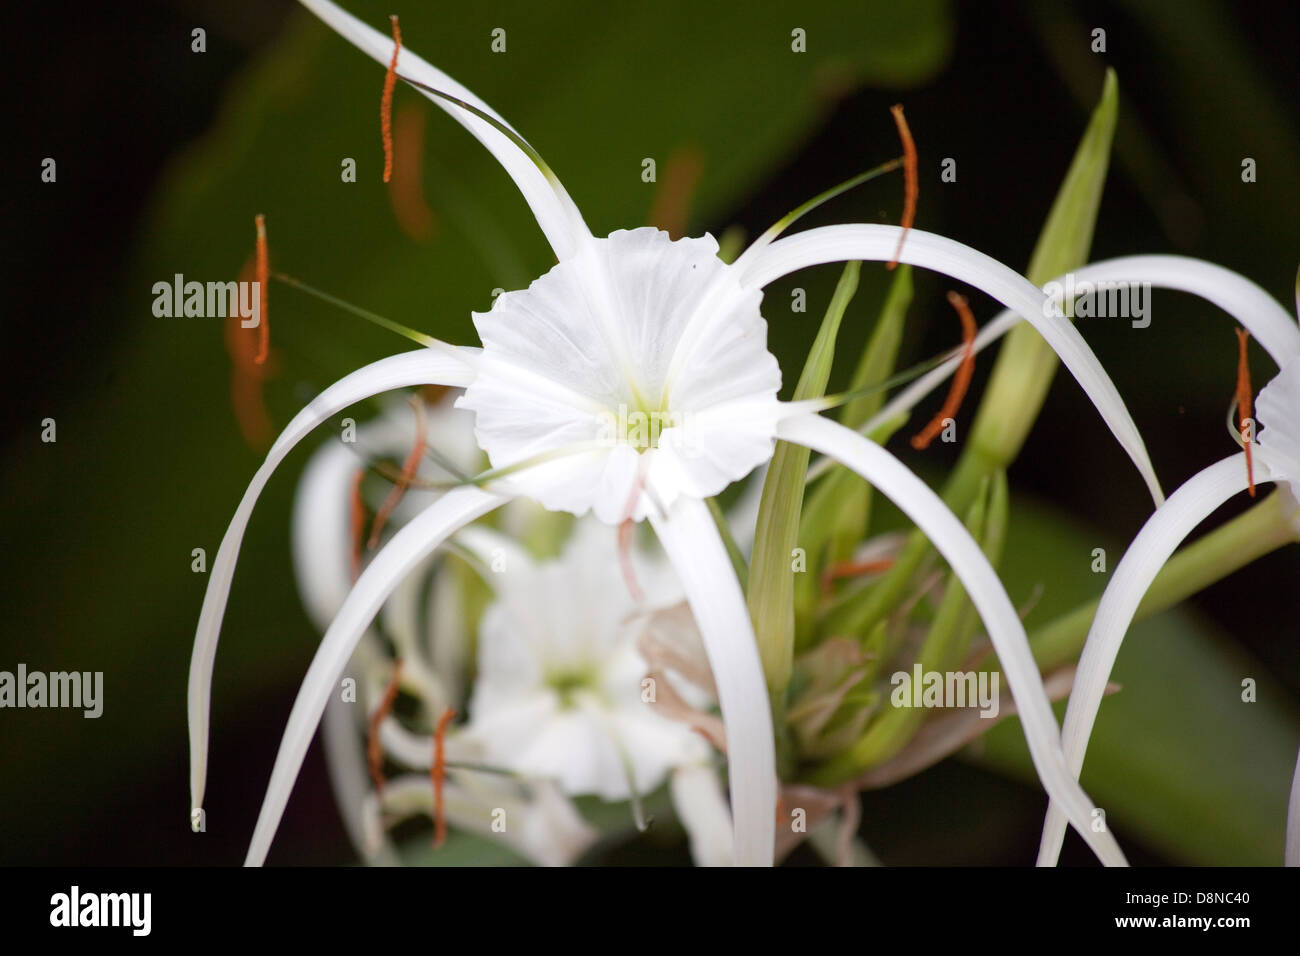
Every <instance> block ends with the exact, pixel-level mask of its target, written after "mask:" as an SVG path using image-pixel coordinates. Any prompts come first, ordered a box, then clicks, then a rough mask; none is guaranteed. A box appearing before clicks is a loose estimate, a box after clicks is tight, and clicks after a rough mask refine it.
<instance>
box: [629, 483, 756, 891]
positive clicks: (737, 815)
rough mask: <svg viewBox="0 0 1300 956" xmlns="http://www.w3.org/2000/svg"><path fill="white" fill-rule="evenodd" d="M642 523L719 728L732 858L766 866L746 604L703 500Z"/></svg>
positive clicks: (682, 503) (683, 502) (752, 643)
mask: <svg viewBox="0 0 1300 956" xmlns="http://www.w3.org/2000/svg"><path fill="white" fill-rule="evenodd" d="M650 524H651V525H652V526H653V527H654V529H655V533H656V534H657V535H658V536H659V541H660V543H662V544H663V547H664V551H665V552H666V553H667V555H668V560H669V561H670V562H671V563H672V565H673V567H674V569H675V570H676V571H677V576H678V578H679V579H680V580H681V583H682V586H683V587H684V588H685V590H686V599H687V601H688V602H689V603H690V606H691V611H692V613H693V614H694V615H695V622H696V624H697V625H698V626H699V629H700V636H701V637H702V638H703V639H704V649H705V651H706V653H707V654H708V657H709V667H710V668H711V669H712V670H713V678H714V681H715V683H716V684H717V686H718V703H719V704H720V705H721V707H722V720H723V723H724V724H725V725H726V729H727V769H728V773H729V776H730V784H731V812H732V816H733V818H734V821H735V823H734V826H735V835H736V841H735V854H736V856H735V860H736V865H737V866H771V865H772V855H773V853H774V851H775V839H776V750H775V741H774V738H773V736H772V711H771V704H770V703H769V701H768V697H767V680H766V679H765V678H764V676H763V663H762V661H761V660H760V659H759V656H758V643H757V641H756V640H755V639H754V627H753V625H752V624H751V623H750V620H749V609H748V608H747V607H746V606H745V597H744V595H743V594H742V593H741V591H740V583H739V582H738V581H737V580H736V573H735V571H734V570H732V567H731V561H730V559H729V558H728V557H727V551H726V548H724V547H723V544H722V539H721V537H719V535H718V529H717V526H716V525H715V524H714V523H713V518H712V516H711V515H710V514H709V509H708V507H707V506H706V505H705V504H704V502H703V501H700V500H699V499H696V498H685V497H683V498H679V499H678V500H677V503H676V504H675V505H674V506H673V507H672V509H671V510H670V511H669V513H668V514H667V515H666V516H663V515H652V516H651V518H650Z"/></svg>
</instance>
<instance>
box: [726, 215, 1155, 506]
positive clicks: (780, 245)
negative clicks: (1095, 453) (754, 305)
mask: <svg viewBox="0 0 1300 956" xmlns="http://www.w3.org/2000/svg"><path fill="white" fill-rule="evenodd" d="M899 232H900V230H899V229H898V227H896V226H873V225H862V224H854V225H840V226H822V227H819V228H817V229H809V230H807V231H806V232H801V233H797V234H795V235H793V236H788V237H786V238H785V239H778V240H777V241H776V242H774V243H772V245H770V246H768V247H767V248H766V249H764V250H762V251H761V252H760V253H758V254H757V255H756V256H755V257H754V258H753V259H752V260H750V261H749V262H748V263H747V264H746V265H745V267H744V272H743V274H742V276H741V282H742V283H743V284H744V285H746V286H750V287H754V286H760V287H761V286H765V285H767V284H768V283H769V282H772V281H774V280H776V279H779V278H781V276H784V275H788V274H789V273H791V272H795V271H796V270H799V269H803V268H806V267H808V266H814V265H820V264H822V263H827V262H840V261H843V260H848V259H864V260H886V261H887V260H890V259H892V258H893V257H894V254H895V250H896V248H897V245H898V237H899ZM899 260H900V261H902V262H906V263H908V264H910V265H914V266H920V267H922V268H926V269H933V270H935V271H936V272H942V273H944V274H945V275H949V276H952V277H953V278H954V279H957V280H959V281H961V282H965V283H967V284H968V285H971V286H974V287H975V288H977V289H981V290H982V291H984V292H985V293H987V294H988V295H990V296H992V297H993V298H994V299H997V300H998V301H999V302H1001V303H1002V304H1003V305H1005V306H1007V307H1008V308H1010V309H1013V310H1015V311H1016V313H1017V314H1019V315H1021V316H1022V317H1024V318H1025V319H1026V320H1027V321H1028V322H1030V324H1032V325H1033V326H1034V328H1035V329H1037V330H1038V332H1039V334H1040V335H1042V337H1043V338H1044V340H1046V342H1047V344H1048V345H1049V346H1051V348H1052V350H1053V351H1055V352H1056V354H1057V355H1058V356H1060V358H1061V363H1062V364H1063V365H1065V367H1066V368H1067V369H1069V371H1070V374H1071V375H1073V376H1074V377H1075V379H1076V380H1077V381H1078V383H1079V385H1080V386H1082V388H1083V390H1084V392H1086V393H1087V395H1088V397H1089V398H1090V399H1091V400H1092V403H1093V404H1094V405H1095V406H1097V410H1098V411H1099V412H1100V413H1101V417H1102V419H1103V420H1104V421H1105V422H1106V425H1107V427H1108V428H1110V430H1111V432H1112V434H1114V436H1115V437H1116V438H1117V439H1118V440H1119V443H1120V445H1122V446H1123V448H1124V450H1125V451H1126V452H1127V453H1128V456H1129V458H1131V459H1132V460H1133V464H1134V465H1136V466H1137V469H1138V472H1139V473H1141V475H1142V480H1143V481H1144V482H1146V486H1147V490H1148V491H1149V492H1150V493H1151V497H1152V499H1154V501H1155V503H1156V504H1157V505H1159V504H1160V502H1162V501H1163V500H1164V495H1163V494H1162V493H1161V491H1160V483H1159V482H1158V481H1157V480H1156V475H1155V470H1154V469H1153V468H1152V467H1151V459H1150V458H1149V457H1148V455H1147V450H1146V446H1145V445H1144V444H1143V442H1142V435H1141V434H1140V433H1139V432H1138V429H1137V426H1136V425H1135V424H1133V419H1132V418H1131V417H1130V416H1129V413H1128V408H1127V407H1125V405H1124V400H1123V399H1122V398H1120V396H1119V392H1118V391H1116V389H1115V384H1114V383H1113V382H1112V381H1111V380H1110V376H1109V375H1107V374H1106V370H1105V369H1104V368H1102V366H1101V363H1100V362H1098V361H1097V356H1095V355H1094V354H1093V353H1092V349H1090V348H1089V347H1088V343H1087V342H1085V341H1084V340H1083V336H1082V335H1080V334H1079V331H1078V330H1077V329H1076V328H1075V327H1074V326H1073V325H1072V324H1071V323H1070V322H1069V321H1068V320H1067V319H1066V318H1065V317H1064V315H1062V314H1061V311H1060V309H1058V308H1055V306H1054V305H1053V304H1052V302H1051V300H1050V299H1048V297H1047V296H1046V295H1045V294H1044V293H1043V291H1042V290H1041V289H1038V288H1036V287H1035V286H1034V284H1033V283H1032V282H1030V281H1029V280H1028V279H1026V278H1025V277H1024V276H1022V275H1020V274H1019V273H1018V272H1016V271H1015V270H1013V269H1010V268H1008V267H1007V266H1005V265H1003V264H1002V263H1000V262H998V261H997V260H996V259H993V258H990V257H989V256H986V255H985V254H984V253H982V252H979V251H977V250H975V249H972V248H970V247H969V246H964V245H962V244H961V243H959V242H954V241H953V240H951V239H947V238H945V237H943V236H937V235H935V234H933V233H929V232H922V231H919V230H916V229H913V230H911V231H910V232H909V233H908V235H907V242H906V243H904V245H903V249H902V252H901V254H900V255H899Z"/></svg>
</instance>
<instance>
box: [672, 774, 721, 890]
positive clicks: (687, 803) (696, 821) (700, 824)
mask: <svg viewBox="0 0 1300 956" xmlns="http://www.w3.org/2000/svg"><path fill="white" fill-rule="evenodd" d="M670 790H671V791H672V797H673V807H674V809H676V811H677V819H679V820H680V821H681V823H682V826H683V827H684V828H685V829H686V836H687V838H688V839H689V841H690V844H691V859H692V860H694V861H695V865H696V866H731V865H732V864H733V863H734V862H735V852H734V851H733V849H732V839H731V809H730V808H729V807H728V806H727V797H726V794H724V793H723V792H722V785H721V783H720V782H719V781H718V774H717V771H715V770H714V769H713V768H712V767H710V766H709V765H708V764H703V763H701V764H695V765H693V766H687V767H681V768H679V769H677V770H674V771H673V775H672V778H671V781H670Z"/></svg>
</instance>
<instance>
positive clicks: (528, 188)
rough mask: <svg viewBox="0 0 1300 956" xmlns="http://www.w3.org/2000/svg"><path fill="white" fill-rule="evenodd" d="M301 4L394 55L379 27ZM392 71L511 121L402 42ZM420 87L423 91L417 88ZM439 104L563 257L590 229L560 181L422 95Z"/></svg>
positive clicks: (367, 45) (374, 54) (505, 139)
mask: <svg viewBox="0 0 1300 956" xmlns="http://www.w3.org/2000/svg"><path fill="white" fill-rule="evenodd" d="M302 5H303V6H305V7H306V8H307V9H309V10H311V12H312V13H314V14H316V16H318V17H320V18H321V19H322V20H324V21H325V23H326V24H328V25H329V27H330V28H331V29H333V30H334V31H335V32H337V33H338V34H339V35H340V36H341V37H343V39H345V40H347V41H348V42H349V43H351V44H352V45H353V46H355V47H356V48H357V49H359V50H360V51H361V52H362V53H365V54H366V55H367V56H369V57H371V58H372V59H374V60H376V61H377V62H379V63H381V64H383V65H384V66H387V65H388V64H389V62H390V61H391V60H392V58H393V39H392V37H388V36H385V35H384V34H382V33H380V32H379V31H378V30H374V29H372V28H371V27H368V26H366V24H364V23H362V22H361V21H360V20H358V19H357V18H356V17H354V16H353V15H352V14H350V13H348V12H347V11H346V10H344V9H343V8H341V7H339V6H338V5H336V4H333V3H330V2H329V0H302ZM397 72H398V73H399V74H401V75H402V76H407V77H410V78H411V79H412V80H416V81H418V82H420V83H423V84H424V85H425V86H431V87H433V88H434V89H436V90H440V91H442V92H444V93H447V94H450V95H451V96H454V97H456V98H457V99H459V100H464V101H465V102H466V103H469V104H471V105H472V106H474V107H476V108H478V109H480V110H482V111H483V112H484V113H487V114H488V115H490V116H492V117H493V118H494V119H496V120H497V121H498V122H500V123H501V124H502V125H503V126H507V127H509V128H510V129H512V130H513V129H514V127H513V126H510V124H509V123H507V122H506V121H505V120H504V119H502V118H501V116H500V115H499V114H498V113H497V112H496V111H495V110H494V109H492V107H490V106H488V105H487V104H486V103H484V102H483V101H482V100H481V99H479V98H478V97H477V96H475V95H474V94H473V93H471V92H470V91H469V90H468V89H466V88H465V87H464V86H462V85H461V84H459V83H457V82H456V81H455V80H453V79H452V78H451V77H450V76H448V75H447V74H446V73H444V72H442V70H439V69H438V68H437V67H435V66H433V65H431V64H430V63H428V62H427V61H426V60H424V59H422V58H421V57H420V56H418V55H417V54H415V53H412V52H411V51H410V50H408V49H406V48H405V47H403V48H402V50H401V52H400V53H399V54H398V58H397ZM422 92H423V91H422ZM424 95H425V96H426V97H428V98H429V99H430V100H432V101H433V102H434V103H435V104H436V105H437V106H438V107H439V108H441V109H443V110H445V111H446V112H447V113H448V114H450V115H451V117H452V119H454V120H456V122H458V123H460V125H461V126H463V127H465V129H467V130H469V132H470V133H471V134H472V135H473V136H474V138H475V139H477V140H478V141H479V142H480V143H482V144H483V145H484V146H485V147H486V148H487V150H488V152H490V153H491V154H492V155H493V156H495V157H496V160H497V162H499V163H500V164H501V166H502V168H504V169H505V171H506V173H507V174H508V175H509V176H510V178H511V179H513V180H514V182H515V186H517V187H518V189H519V192H520V193H521V194H522V195H523V197H524V201H525V202H527V203H528V206H529V208H530V209H532V211H533V215H534V216H536V217H537V224H538V225H539V226H540V227H541V229H542V232H543V233H544V234H545V236H546V239H547V241H548V242H549V243H550V244H551V248H552V249H553V250H555V255H556V258H558V259H560V260H564V259H567V258H568V257H569V256H571V255H573V253H574V252H576V251H577V250H578V249H579V248H580V247H581V246H582V245H584V244H585V243H586V241H587V240H588V239H590V238H591V231H590V230H589V229H588V228H587V225H586V223H585V222H583V219H582V213H580V212H579V211H578V207H577V206H576V205H575V204H574V202H573V200H572V199H571V198H570V197H569V194H568V193H567V192H566V191H565V189H564V187H563V186H562V185H560V183H559V181H558V180H556V179H554V178H553V177H551V176H548V175H547V174H546V172H544V171H543V170H542V169H541V168H539V167H538V165H537V164H536V163H535V162H534V161H533V160H532V158H531V157H530V156H529V155H528V154H527V153H525V152H524V151H523V150H522V149H520V148H519V146H518V145H517V144H515V143H514V142H512V141H511V140H510V137H509V136H506V135H505V134H504V133H502V132H501V131H500V130H498V129H496V128H495V127H494V126H493V125H492V124H491V123H489V122H487V121H486V120H484V119H482V118H481V117H478V116H475V115H474V114H473V113H471V112H470V111H468V110H466V109H464V108H462V107H460V106H457V105H456V104H455V103H451V102H449V101H447V100H445V99H443V98H441V97H438V96H434V95H432V94H429V93H425V94H424Z"/></svg>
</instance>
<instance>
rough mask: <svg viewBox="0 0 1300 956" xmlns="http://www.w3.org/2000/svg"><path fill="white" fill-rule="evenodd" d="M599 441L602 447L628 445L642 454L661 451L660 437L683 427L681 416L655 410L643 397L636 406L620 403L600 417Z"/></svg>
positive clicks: (667, 410) (666, 410) (665, 410)
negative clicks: (652, 450)
mask: <svg viewBox="0 0 1300 956" xmlns="http://www.w3.org/2000/svg"><path fill="white" fill-rule="evenodd" d="M598 419H599V421H598V423H597V431H596V440H597V441H599V442H601V443H602V444H605V445H609V446H611V447H612V446H614V445H627V446H629V447H631V448H633V449H634V450H635V451H637V452H638V453H640V452H643V451H646V450H647V449H650V448H658V447H659V436H660V435H662V434H663V432H664V431H666V430H667V429H669V428H673V427H675V426H680V425H681V424H682V422H681V421H680V415H679V414H678V413H675V412H673V411H672V410H671V409H668V408H663V407H658V408H656V407H654V406H653V405H651V404H650V403H649V402H647V401H646V400H645V399H644V398H643V397H642V396H641V395H640V394H638V395H637V396H636V400H635V402H634V403H633V404H628V403H627V402H620V403H619V404H618V406H617V407H616V408H612V409H608V410H606V411H604V412H601V413H600V415H599V416H598Z"/></svg>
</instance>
